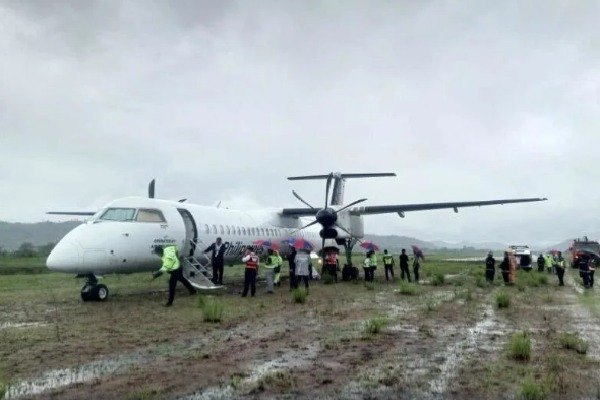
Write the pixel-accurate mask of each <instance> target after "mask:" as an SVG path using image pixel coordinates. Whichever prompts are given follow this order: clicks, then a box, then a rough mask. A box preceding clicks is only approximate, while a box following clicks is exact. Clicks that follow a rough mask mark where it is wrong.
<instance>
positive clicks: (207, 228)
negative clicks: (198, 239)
mask: <svg viewBox="0 0 600 400" xmlns="http://www.w3.org/2000/svg"><path fill="white" fill-rule="evenodd" d="M204 233H206V234H207V235H208V234H209V233H210V228H209V227H208V225H207V224H204Z"/></svg>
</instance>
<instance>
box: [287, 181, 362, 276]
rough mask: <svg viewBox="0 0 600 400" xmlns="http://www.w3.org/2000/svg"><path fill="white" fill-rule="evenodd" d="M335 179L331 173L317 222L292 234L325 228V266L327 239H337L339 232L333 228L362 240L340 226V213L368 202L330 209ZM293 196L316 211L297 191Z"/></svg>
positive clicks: (355, 202) (323, 254)
mask: <svg viewBox="0 0 600 400" xmlns="http://www.w3.org/2000/svg"><path fill="white" fill-rule="evenodd" d="M333 178H334V174H333V173H330V174H329V175H328V176H327V183H326V184H325V205H324V206H323V208H321V209H320V210H318V211H317V213H316V215H315V220H314V221H312V222H310V223H308V224H306V225H304V226H303V227H301V228H299V229H296V230H294V231H292V232H291V233H292V234H293V233H296V232H299V231H301V230H303V229H306V228H308V227H309V226H313V225H315V224H321V226H322V227H323V229H322V230H321V232H320V236H321V238H322V242H321V252H322V260H323V265H324V264H325V252H324V251H323V248H324V247H325V239H335V238H336V236H337V232H336V231H335V229H334V228H333V227H336V228H338V229H340V230H341V231H344V232H345V233H347V234H348V235H350V237H352V238H355V239H357V240H360V239H358V238H356V237H355V236H354V235H352V234H351V233H350V232H349V231H348V230H347V229H345V228H343V227H342V226H340V225H339V224H338V223H337V219H338V213H340V212H342V211H344V210H346V209H348V208H350V207H352V206H354V205H356V204H359V203H362V202H363V201H366V200H367V199H359V200H356V201H353V202H352V203H350V204H347V205H345V206H344V207H342V208H340V209H338V210H335V209H334V208H332V207H330V206H329V189H330V187H331V181H332V180H333ZM292 194H293V195H294V197H296V198H297V199H298V200H300V201H301V202H302V203H304V204H305V205H307V206H308V207H310V208H311V209H313V210H316V208H315V207H313V206H312V205H311V204H310V203H308V202H307V201H306V200H304V199H303V198H302V197H301V196H300V195H299V194H298V193H296V191H295V190H292Z"/></svg>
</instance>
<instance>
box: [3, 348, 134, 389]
mask: <svg viewBox="0 0 600 400" xmlns="http://www.w3.org/2000/svg"><path fill="white" fill-rule="evenodd" d="M140 361H143V360H140V359H137V358H134V357H129V358H127V357H122V358H120V359H115V360H111V361H98V362H94V363H90V364H86V365H83V366H81V367H79V368H63V369H56V370H52V371H49V372H46V373H45V374H43V375H42V376H41V377H39V378H38V379H34V380H30V381H25V382H21V383H19V384H17V385H14V386H12V387H11V388H10V390H9V392H8V395H7V399H18V398H20V397H25V396H27V397H29V396H34V395H38V394H42V393H44V392H47V391H49V390H52V389H57V388H60V387H64V386H68V385H72V384H75V383H85V382H90V381H92V380H94V379H96V378H99V377H100V376H102V375H106V374H110V373H113V372H115V371H116V370H117V369H119V368H121V367H123V366H128V365H132V364H137V363H138V362H140Z"/></svg>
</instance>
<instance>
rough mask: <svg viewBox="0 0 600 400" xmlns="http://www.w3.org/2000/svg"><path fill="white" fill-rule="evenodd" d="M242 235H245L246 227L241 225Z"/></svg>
mask: <svg viewBox="0 0 600 400" xmlns="http://www.w3.org/2000/svg"><path fill="white" fill-rule="evenodd" d="M242 235H244V236H246V228H244V227H242Z"/></svg>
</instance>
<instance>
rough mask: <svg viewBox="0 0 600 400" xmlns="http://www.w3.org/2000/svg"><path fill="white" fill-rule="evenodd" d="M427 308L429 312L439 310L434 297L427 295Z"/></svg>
mask: <svg viewBox="0 0 600 400" xmlns="http://www.w3.org/2000/svg"><path fill="white" fill-rule="evenodd" d="M425 308H426V309H427V311H429V312H431V311H435V310H437V306H436V304H435V300H434V299H433V298H432V297H427V300H425Z"/></svg>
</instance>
